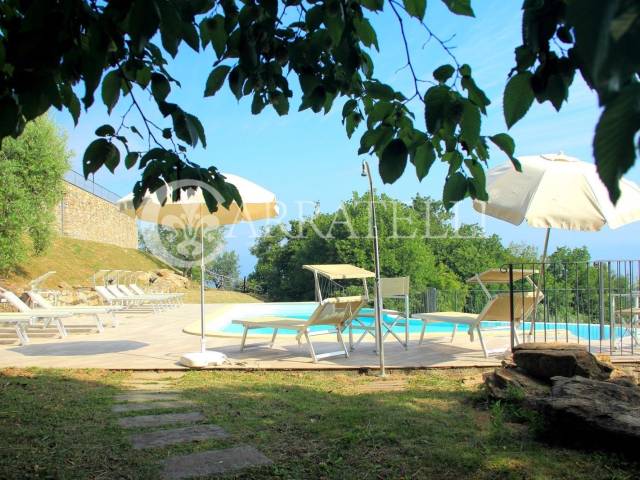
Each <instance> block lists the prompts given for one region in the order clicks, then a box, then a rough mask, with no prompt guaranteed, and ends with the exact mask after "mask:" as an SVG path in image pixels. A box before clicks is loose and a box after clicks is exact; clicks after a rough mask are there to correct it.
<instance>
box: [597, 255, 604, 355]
mask: <svg viewBox="0 0 640 480" xmlns="http://www.w3.org/2000/svg"><path fill="white" fill-rule="evenodd" d="M603 264H604V262H599V263H598V297H599V298H598V308H599V309H600V315H599V317H600V343H602V339H603V338H604V320H605V315H604V270H603V268H602V267H603Z"/></svg>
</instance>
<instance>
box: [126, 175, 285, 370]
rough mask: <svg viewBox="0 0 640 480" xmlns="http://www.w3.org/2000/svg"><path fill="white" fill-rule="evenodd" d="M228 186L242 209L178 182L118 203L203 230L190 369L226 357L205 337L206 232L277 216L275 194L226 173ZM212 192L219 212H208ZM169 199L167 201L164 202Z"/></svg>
mask: <svg viewBox="0 0 640 480" xmlns="http://www.w3.org/2000/svg"><path fill="white" fill-rule="evenodd" d="M223 175H224V176H225V177H226V179H227V181H228V182H229V183H232V184H233V185H235V187H236V188H237V189H238V192H239V193H240V196H241V197H242V201H243V206H242V208H240V207H239V206H238V205H237V204H236V203H235V202H234V203H232V204H231V205H230V206H229V208H228V209H227V208H224V207H223V206H222V200H223V198H222V195H220V193H219V192H217V191H215V189H213V188H212V187H210V186H209V185H205V184H203V183H198V182H194V181H179V182H176V183H175V184H173V185H167V187H166V188H163V189H160V190H158V191H156V192H155V193H153V194H147V195H146V196H145V197H144V198H143V200H142V204H141V205H140V206H139V207H138V208H137V209H136V208H134V206H133V194H129V195H127V196H125V197H123V198H121V199H120V200H118V202H116V204H117V205H118V206H119V208H120V210H121V211H122V212H124V213H126V214H128V215H130V216H132V217H135V218H138V219H140V220H143V221H147V222H153V223H157V224H162V225H166V226H170V227H173V228H177V229H189V228H196V229H200V275H201V277H200V279H201V281H200V352H197V353H189V354H185V355H184V356H183V357H182V359H181V362H182V363H185V364H189V365H191V366H206V365H208V364H211V363H215V364H219V363H222V362H223V361H224V360H225V359H226V357H225V355H224V354H222V353H220V352H213V351H207V349H206V339H205V335H204V268H205V251H204V229H205V228H211V227H217V226H221V225H230V224H235V223H240V222H243V221H244V222H252V221H256V220H263V219H267V218H273V217H276V216H277V215H278V205H277V200H276V196H275V194H273V193H272V192H270V191H269V190H266V189H264V188H262V187H261V186H259V185H257V184H255V183H253V182H251V181H249V180H247V179H245V178H242V177H239V176H237V175H232V174H227V173H225V174H223ZM180 187H187V188H188V190H186V191H184V190H183V191H182V192H181V196H180V198H179V199H178V200H177V201H173V200H172V198H171V197H172V195H171V194H172V192H173V190H174V189H176V188H180ZM204 190H206V191H207V192H209V193H211V194H212V195H213V196H214V197H215V198H216V199H217V200H218V202H219V205H218V210H217V211H216V212H213V213H211V212H209V210H208V208H207V206H206V202H205V198H204V193H203V191H204ZM165 200H166V201H165Z"/></svg>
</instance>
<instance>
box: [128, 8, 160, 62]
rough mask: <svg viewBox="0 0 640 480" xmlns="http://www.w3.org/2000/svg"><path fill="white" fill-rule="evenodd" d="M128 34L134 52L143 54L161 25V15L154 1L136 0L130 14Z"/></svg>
mask: <svg viewBox="0 0 640 480" xmlns="http://www.w3.org/2000/svg"><path fill="white" fill-rule="evenodd" d="M128 19H129V28H128V32H129V35H130V36H131V46H132V49H133V51H134V52H136V53H142V52H143V51H144V47H145V46H146V44H147V42H148V41H149V40H150V39H151V37H153V36H154V35H155V33H156V31H157V30H158V26H159V25H160V13H159V11H158V6H157V4H156V2H155V1H154V0H134V1H133V2H132V6H131V10H130V12H129V16H128Z"/></svg>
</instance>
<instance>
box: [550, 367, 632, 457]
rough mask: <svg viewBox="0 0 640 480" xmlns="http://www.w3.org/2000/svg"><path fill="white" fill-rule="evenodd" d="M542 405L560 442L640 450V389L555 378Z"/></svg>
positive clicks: (575, 379)
mask: <svg viewBox="0 0 640 480" xmlns="http://www.w3.org/2000/svg"><path fill="white" fill-rule="evenodd" d="M552 382H553V386H552V388H551V395H550V396H549V397H547V398H543V399H541V400H540V401H539V405H540V406H541V408H542V411H543V413H544V414H545V416H546V418H547V420H548V421H549V424H550V425H551V426H552V428H553V433H554V435H556V439H558V440H571V441H572V442H573V443H578V444H583V445H585V444H586V445H589V446H591V447H596V448H606V449H613V450H615V451H629V452H631V451H635V452H637V451H638V449H640V388H639V387H638V386H634V385H622V384H619V383H614V382H608V381H607V382H605V381H600V380H596V379H592V378H585V377H581V376H575V377H572V378H566V377H553V378H552Z"/></svg>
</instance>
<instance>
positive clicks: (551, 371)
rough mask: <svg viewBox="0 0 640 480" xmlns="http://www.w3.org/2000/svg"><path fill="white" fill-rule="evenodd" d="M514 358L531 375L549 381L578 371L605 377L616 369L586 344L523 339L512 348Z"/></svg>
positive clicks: (583, 374)
mask: <svg viewBox="0 0 640 480" xmlns="http://www.w3.org/2000/svg"><path fill="white" fill-rule="evenodd" d="M513 362H514V363H515V364H516V365H517V366H518V367H519V368H520V369H521V370H523V371H524V372H525V373H527V374H528V375H531V376H533V377H536V378H539V379H542V380H547V381H549V380H550V379H551V378H552V377H556V376H561V377H573V376H576V375H577V376H580V377H586V378H593V379H596V380H606V379H607V378H609V377H610V375H611V372H612V371H613V367H612V366H611V365H609V364H607V363H604V362H601V361H599V360H598V359H597V358H596V357H595V356H594V355H592V354H591V353H589V352H588V351H587V349H586V347H584V346H582V345H575V344H567V343H522V344H520V345H518V346H516V347H515V348H514V349H513Z"/></svg>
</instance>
